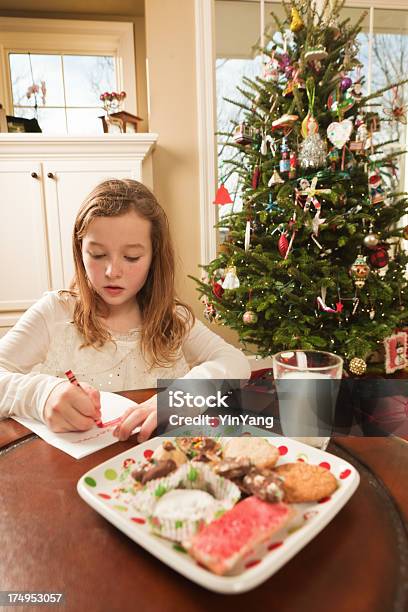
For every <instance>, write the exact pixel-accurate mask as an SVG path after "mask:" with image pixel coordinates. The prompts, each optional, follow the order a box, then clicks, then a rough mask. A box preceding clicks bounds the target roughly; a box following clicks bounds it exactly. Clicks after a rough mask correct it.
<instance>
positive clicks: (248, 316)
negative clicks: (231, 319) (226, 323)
mask: <svg viewBox="0 0 408 612" xmlns="http://www.w3.org/2000/svg"><path fill="white" fill-rule="evenodd" d="M242 320H243V322H244V323H245V325H254V324H255V323H256V322H257V321H258V315H257V314H256V312H254V311H253V310H247V311H246V312H244V314H243V316H242Z"/></svg>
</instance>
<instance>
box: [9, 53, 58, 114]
mask: <svg viewBox="0 0 408 612" xmlns="http://www.w3.org/2000/svg"><path fill="white" fill-rule="evenodd" d="M30 58H31V68H30ZM9 61H10V74H11V82H12V90H13V104H15V105H19V104H22V105H24V106H27V105H28V106H31V105H33V106H34V104H35V96H34V95H32V96H31V98H30V99H28V98H27V89H28V88H29V87H30V86H31V85H33V83H34V84H36V85H38V86H39V87H41V81H44V82H45V86H46V94H45V106H64V89H63V80H62V67H61V56H60V55H40V54H35V53H32V54H31V56H29V54H28V53H10V54H9ZM37 105H38V106H44V104H43V100H42V93H41V91H40V92H39V93H38V94H37Z"/></svg>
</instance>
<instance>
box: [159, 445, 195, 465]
mask: <svg viewBox="0 0 408 612" xmlns="http://www.w3.org/2000/svg"><path fill="white" fill-rule="evenodd" d="M153 459H156V461H165V460H166V459H172V460H173V461H174V462H175V464H176V466H177V467H180V465H182V464H183V463H187V457H186V456H185V454H184V453H183V452H182V451H181V450H180V449H179V448H177V447H176V446H175V445H174V444H173V443H172V442H170V441H169V440H166V441H165V442H163V444H161V445H160V446H158V447H157V448H156V450H155V451H154V453H153Z"/></svg>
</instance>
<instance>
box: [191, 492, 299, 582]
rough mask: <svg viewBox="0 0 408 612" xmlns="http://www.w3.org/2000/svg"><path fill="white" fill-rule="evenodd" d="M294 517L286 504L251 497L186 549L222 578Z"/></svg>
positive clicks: (218, 520)
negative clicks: (249, 552)
mask: <svg viewBox="0 0 408 612" xmlns="http://www.w3.org/2000/svg"><path fill="white" fill-rule="evenodd" d="M293 514H294V510H293V509H292V508H290V507H289V506H287V505H286V504H283V503H276V504H270V503H268V502H265V501H262V500H260V499H258V498H257V497H254V496H251V497H247V498H246V499H244V500H243V501H241V502H239V503H238V504H236V506H234V507H233V508H232V509H231V510H228V511H227V512H225V513H224V514H223V515H222V516H221V518H219V519H217V520H215V521H213V522H212V523H210V524H209V525H206V526H205V527H203V528H202V529H201V531H199V532H198V533H197V534H196V535H195V536H193V538H192V540H191V541H190V542H187V543H186V547H187V549H188V552H189V553H190V555H191V556H192V557H194V558H195V559H196V560H197V561H199V562H200V563H201V564H202V565H205V567H208V568H209V569H210V570H211V571H212V572H214V574H219V575H221V576H222V575H223V574H226V573H227V572H229V571H230V570H232V569H233V567H234V566H235V565H236V564H237V562H238V561H239V560H240V559H241V558H242V557H243V556H244V555H245V554H246V553H247V552H248V551H249V550H251V549H252V548H254V547H255V546H257V545H258V544H260V543H261V542H264V541H265V540H267V539H268V538H269V537H270V536H271V535H272V534H274V533H275V532H276V531H279V529H281V528H282V527H283V526H284V525H285V524H286V523H287V521H288V520H289V519H290V518H291V517H292V516H293Z"/></svg>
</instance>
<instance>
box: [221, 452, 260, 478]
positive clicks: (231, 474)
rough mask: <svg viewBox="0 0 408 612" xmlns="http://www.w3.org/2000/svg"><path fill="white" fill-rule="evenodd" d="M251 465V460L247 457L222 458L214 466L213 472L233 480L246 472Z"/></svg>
mask: <svg viewBox="0 0 408 612" xmlns="http://www.w3.org/2000/svg"><path fill="white" fill-rule="evenodd" d="M251 467H252V466H251V462H250V460H249V459H248V457H234V458H232V459H224V460H223V461H220V462H219V463H217V464H216V465H215V467H214V472H215V473H216V474H218V475H219V476H223V477H224V478H229V479H230V480H234V479H236V478H242V477H243V476H245V474H248V472H249V470H250V469H251Z"/></svg>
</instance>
